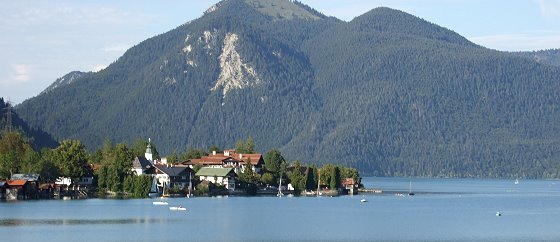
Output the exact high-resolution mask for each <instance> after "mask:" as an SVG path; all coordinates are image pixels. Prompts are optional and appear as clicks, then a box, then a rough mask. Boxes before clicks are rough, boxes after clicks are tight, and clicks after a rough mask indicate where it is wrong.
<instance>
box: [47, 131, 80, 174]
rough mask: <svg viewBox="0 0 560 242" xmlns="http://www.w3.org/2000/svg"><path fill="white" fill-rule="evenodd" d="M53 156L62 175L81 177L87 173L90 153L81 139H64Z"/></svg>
mask: <svg viewBox="0 0 560 242" xmlns="http://www.w3.org/2000/svg"><path fill="white" fill-rule="evenodd" d="M53 158H54V159H55V161H54V162H55V164H56V166H57V168H58V170H59V172H60V175H61V176H65V177H70V178H80V177H82V176H83V175H84V174H85V172H86V171H85V166H86V165H87V164H88V154H87V152H86V149H85V146H84V145H83V144H82V142H80V141H79V140H64V141H62V143H61V144H60V146H58V147H57V148H56V149H55V150H54V154H53Z"/></svg>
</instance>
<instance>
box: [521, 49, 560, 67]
mask: <svg viewBox="0 0 560 242" xmlns="http://www.w3.org/2000/svg"><path fill="white" fill-rule="evenodd" d="M514 54H516V55H519V56H524V57H528V58H531V59H533V60H535V61H537V62H539V63H544V64H549V65H553V66H560V49H550V50H539V51H525V52H515V53H514Z"/></svg>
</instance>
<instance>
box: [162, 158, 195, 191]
mask: <svg viewBox="0 0 560 242" xmlns="http://www.w3.org/2000/svg"><path fill="white" fill-rule="evenodd" d="M154 168H155V170H154V171H155V173H154V174H153V176H154V179H155V180H156V184H157V186H158V190H159V191H160V192H163V189H164V188H175V189H180V190H182V189H185V188H186V187H188V186H189V183H190V182H191V178H192V177H194V171H193V170H192V169H191V168H189V167H187V166H174V165H169V164H155V165H154Z"/></svg>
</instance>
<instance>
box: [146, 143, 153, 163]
mask: <svg viewBox="0 0 560 242" xmlns="http://www.w3.org/2000/svg"><path fill="white" fill-rule="evenodd" d="M144 157H146V160H149V161H154V158H153V156H152V139H150V138H148V146H147V147H146V153H145V154H144Z"/></svg>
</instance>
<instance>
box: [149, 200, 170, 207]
mask: <svg viewBox="0 0 560 242" xmlns="http://www.w3.org/2000/svg"><path fill="white" fill-rule="evenodd" d="M152 204H153V205H157V206H167V205H169V203H168V202H164V201H157V202H152Z"/></svg>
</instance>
